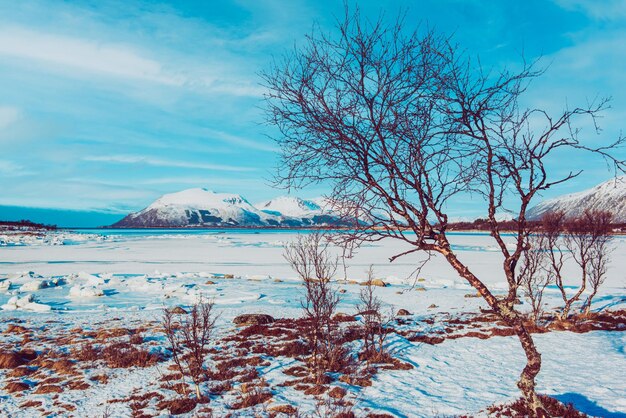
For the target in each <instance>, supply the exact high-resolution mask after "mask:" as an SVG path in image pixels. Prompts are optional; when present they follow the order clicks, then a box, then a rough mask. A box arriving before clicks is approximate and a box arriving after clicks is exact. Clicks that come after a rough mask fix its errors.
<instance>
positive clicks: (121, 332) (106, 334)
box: [95, 328, 133, 341]
mask: <svg viewBox="0 0 626 418" xmlns="http://www.w3.org/2000/svg"><path fill="white" fill-rule="evenodd" d="M132 334H133V332H132V331H131V330H129V329H127V328H110V329H99V330H98V332H96V335H95V338H96V340H101V341H106V340H108V339H111V338H117V337H124V336H127V335H128V336H131V335H132Z"/></svg>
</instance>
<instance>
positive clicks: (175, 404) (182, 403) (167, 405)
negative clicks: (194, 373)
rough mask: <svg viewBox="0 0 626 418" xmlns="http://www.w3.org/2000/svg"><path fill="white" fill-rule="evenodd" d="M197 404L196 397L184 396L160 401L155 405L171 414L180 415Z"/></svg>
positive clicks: (191, 409) (189, 410)
mask: <svg viewBox="0 0 626 418" xmlns="http://www.w3.org/2000/svg"><path fill="white" fill-rule="evenodd" d="M197 404H198V400H197V399H191V398H187V397H185V398H176V399H169V400H166V401H161V402H159V403H158V404H157V407H158V408H159V409H160V410H167V411H168V412H169V413H170V414H172V415H181V414H186V413H188V412H191V411H193V410H194V409H195V407H196V405H197Z"/></svg>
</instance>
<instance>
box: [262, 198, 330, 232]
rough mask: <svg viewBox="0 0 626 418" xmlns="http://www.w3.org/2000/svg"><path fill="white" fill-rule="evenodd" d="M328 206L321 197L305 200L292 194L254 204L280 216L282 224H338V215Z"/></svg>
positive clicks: (266, 211)
mask: <svg viewBox="0 0 626 418" xmlns="http://www.w3.org/2000/svg"><path fill="white" fill-rule="evenodd" d="M328 206H329V205H328V204H326V202H324V200H323V199H322V198H320V199H314V200H305V199H301V198H299V197H294V196H280V197H277V198H274V199H272V200H267V201H265V202H260V203H258V204H257V205H256V207H257V208H259V209H260V210H262V211H263V212H265V213H267V214H269V215H275V216H280V217H282V224H283V225H291V226H307V225H340V224H341V223H342V222H341V220H340V217H339V215H338V214H336V213H333V212H332V211H331V210H329V209H328Z"/></svg>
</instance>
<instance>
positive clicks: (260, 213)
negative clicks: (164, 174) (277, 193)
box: [112, 188, 342, 228]
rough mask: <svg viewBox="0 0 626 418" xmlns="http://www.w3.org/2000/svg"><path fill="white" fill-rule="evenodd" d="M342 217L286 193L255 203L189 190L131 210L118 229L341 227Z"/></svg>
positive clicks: (116, 224) (120, 222)
mask: <svg viewBox="0 0 626 418" xmlns="http://www.w3.org/2000/svg"><path fill="white" fill-rule="evenodd" d="M339 225H342V222H341V221H340V218H339V216H338V215H337V214H334V213H332V212H330V211H328V210H326V209H324V208H323V207H322V206H321V205H320V202H318V201H313V200H304V199H300V198H297V197H291V196H283V197H278V198H276V199H272V200H268V201H266V202H261V203H259V204H257V205H253V204H251V203H250V202H249V201H248V200H247V199H245V198H244V197H243V196H241V195H238V194H230V193H215V192H212V191H210V190H207V189H200V188H196V189H188V190H183V191H181V192H177V193H171V194H166V195H163V196H161V197H160V198H159V199H157V200H156V201H154V202H153V203H152V204H150V205H149V206H148V207H146V208H145V209H143V210H141V211H139V212H135V213H131V214H129V215H128V216H126V217H125V218H124V219H122V220H121V221H119V222H117V223H115V224H113V225H112V227H114V228H154V227H170V228H172V227H212V226H215V227H227V226H240V227H254V226H259V227H263V226H265V227H268V226H269V227H300V226H339Z"/></svg>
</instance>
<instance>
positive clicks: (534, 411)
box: [440, 248, 550, 418]
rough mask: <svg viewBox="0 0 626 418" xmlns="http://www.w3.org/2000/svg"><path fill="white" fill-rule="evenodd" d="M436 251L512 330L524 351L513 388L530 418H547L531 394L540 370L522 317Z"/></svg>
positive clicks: (458, 264)
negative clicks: (519, 392) (517, 392)
mask: <svg viewBox="0 0 626 418" xmlns="http://www.w3.org/2000/svg"><path fill="white" fill-rule="evenodd" d="M440 252H441V254H442V255H443V256H444V257H445V258H446V260H447V261H448V263H450V265H451V266H452V267H453V268H454V269H455V270H456V271H457V272H458V273H459V275H460V276H461V277H463V278H464V279H465V280H467V281H468V282H469V283H470V284H471V285H472V286H473V287H474V288H475V289H476V290H478V292H479V293H480V294H481V295H482V297H483V298H484V299H485V301H487V303H488V304H489V306H491V308H492V309H493V310H494V311H495V312H496V314H498V316H500V318H502V320H503V321H504V322H505V323H506V324H507V325H509V326H510V327H511V328H513V330H514V331H515V334H517V337H518V338H519V341H520V344H521V345H522V348H523V349H524V353H525V354H526V366H525V367H524V370H522V373H521V375H520V379H519V381H518V382H517V387H518V388H519V389H520V391H521V392H522V395H523V396H524V399H525V400H526V405H527V407H528V410H529V413H530V414H531V415H530V417H531V418H544V417H549V416H550V415H548V413H547V411H546V410H545V408H544V407H543V404H542V403H541V399H539V396H537V392H536V391H535V377H536V376H537V374H539V370H541V354H539V352H538V351H537V348H536V347H535V342H534V341H533V338H532V337H531V335H530V333H529V332H528V330H527V329H526V327H525V326H524V322H523V320H522V317H521V316H520V315H519V313H518V312H517V311H515V308H513V307H512V306H511V305H510V304H508V303H506V302H507V301H506V300H503V301H500V300H498V299H497V298H496V297H495V296H494V295H493V294H492V293H491V292H490V291H489V289H487V287H486V286H485V285H484V283H483V282H481V281H480V279H478V277H476V276H475V275H474V274H473V273H472V272H471V271H470V270H469V269H468V268H467V266H465V265H464V264H463V263H462V262H461V261H460V260H459V259H458V258H457V257H456V255H455V254H454V253H453V252H452V251H450V250H449V249H447V248H444V249H443V251H440Z"/></svg>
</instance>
